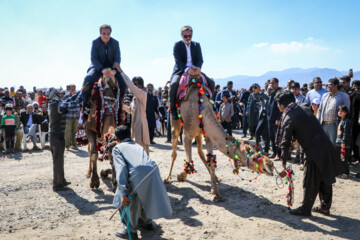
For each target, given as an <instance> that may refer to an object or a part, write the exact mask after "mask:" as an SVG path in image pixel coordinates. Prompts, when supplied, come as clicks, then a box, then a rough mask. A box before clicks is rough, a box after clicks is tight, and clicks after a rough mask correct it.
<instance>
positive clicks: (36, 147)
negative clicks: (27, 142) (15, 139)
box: [32, 145, 40, 151]
mask: <svg viewBox="0 0 360 240" xmlns="http://www.w3.org/2000/svg"><path fill="white" fill-rule="evenodd" d="M32 150H35V151H37V150H40V148H39V147H38V146H36V145H34V147H33V148H32Z"/></svg>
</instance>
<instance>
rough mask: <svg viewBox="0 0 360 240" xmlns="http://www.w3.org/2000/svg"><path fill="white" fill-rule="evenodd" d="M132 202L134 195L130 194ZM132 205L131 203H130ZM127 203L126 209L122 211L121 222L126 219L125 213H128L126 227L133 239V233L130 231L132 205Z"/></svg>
mask: <svg viewBox="0 0 360 240" xmlns="http://www.w3.org/2000/svg"><path fill="white" fill-rule="evenodd" d="M129 199H130V202H131V200H132V197H131V196H129ZM129 205H130V204H129ZM129 205H127V204H126V205H125V209H124V210H123V211H122V213H121V222H122V221H123V220H124V217H125V214H126V227H127V230H128V235H129V239H130V240H131V233H130V206H129Z"/></svg>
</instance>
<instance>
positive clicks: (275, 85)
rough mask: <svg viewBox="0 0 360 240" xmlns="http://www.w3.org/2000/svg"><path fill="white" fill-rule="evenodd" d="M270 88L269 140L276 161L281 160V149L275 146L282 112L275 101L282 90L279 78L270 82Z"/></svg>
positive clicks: (268, 108)
mask: <svg viewBox="0 0 360 240" xmlns="http://www.w3.org/2000/svg"><path fill="white" fill-rule="evenodd" d="M270 86H271V89H272V92H271V93H270V95H269V101H268V102H267V120H268V127H269V138H270V142H271V146H272V151H273V154H272V155H271V156H270V158H275V160H276V161H279V160H280V154H281V152H280V149H279V148H278V147H277V145H276V144H275V135H276V132H277V128H278V125H279V123H280V117H281V112H280V110H279V108H278V106H277V103H276V101H275V95H276V93H277V92H278V91H279V90H280V89H281V88H279V80H278V79H277V78H272V79H271V80H270Z"/></svg>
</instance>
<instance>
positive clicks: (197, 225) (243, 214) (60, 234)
mask: <svg viewBox="0 0 360 240" xmlns="http://www.w3.org/2000/svg"><path fill="white" fill-rule="evenodd" d="M236 136H239V135H237V134H236ZM165 140H166V138H165V137H161V138H156V139H155V141H156V142H157V143H158V144H156V145H152V146H151V147H150V157H151V158H152V159H154V160H155V161H156V162H157V163H158V164H159V167H160V172H161V175H162V178H165V177H166V176H167V174H168V171H169V166H170V156H171V145H170V144H165ZM65 154H66V155H65V176H66V179H67V180H68V181H71V182H72V184H71V185H70V187H71V189H72V190H70V191H65V192H53V191H52V184H51V181H52V158H51V153H50V151H49V150H43V151H39V152H31V151H30V152H27V153H16V154H12V155H7V156H6V157H1V155H2V154H0V169H1V170H0V171H1V175H0V176H1V179H0V180H1V186H0V199H1V201H0V239H116V237H115V235H114V233H115V231H116V230H119V229H121V225H120V220H119V217H118V215H116V217H114V218H113V219H112V220H111V221H109V217H110V216H111V214H112V213H113V211H114V208H113V206H112V201H113V194H112V192H111V191H110V189H111V188H110V187H111V183H110V179H103V180H101V184H100V188H99V189H96V190H91V189H90V188H89V179H87V178H86V177H85V173H86V171H87V169H88V164H89V160H88V153H87V148H86V147H81V148H80V150H79V151H72V150H70V151H67V152H66V153H65ZM215 154H216V155H217V157H218V158H217V160H218V168H217V175H218V176H219V177H220V178H221V182H220V183H219V189H220V192H221V194H222V196H223V197H224V201H223V202H212V201H211V195H210V182H209V179H210V177H209V174H208V173H207V171H206V169H205V167H204V166H203V164H202V162H201V161H200V159H199V157H198V156H197V153H196V148H195V147H193V158H194V163H195V168H196V170H197V171H198V173H197V174H195V175H190V176H189V177H188V181H187V182H186V183H179V182H177V181H176V175H177V174H178V173H180V172H181V171H182V168H183V163H184V159H185V154H184V150H183V146H182V145H180V146H179V147H178V159H177V161H176V163H175V167H174V171H173V174H172V176H173V180H174V182H173V183H172V184H167V185H166V188H167V191H168V194H169V197H170V200H171V204H172V208H173V215H172V217H171V218H169V219H157V220H155V221H154V222H155V225H156V229H155V231H154V232H140V231H139V232H138V234H139V236H140V237H141V238H142V239H174V240H178V239H179V240H181V239H360V230H359V229H360V220H359V219H360V216H359V213H360V207H359V206H360V197H359V196H360V184H359V179H356V178H354V177H352V178H350V179H348V180H342V179H338V180H337V182H336V184H334V196H333V206H332V208H331V215H330V216H323V215H320V214H316V213H315V214H313V216H312V217H310V218H301V217H297V216H292V215H290V214H289V213H288V208H287V205H286V198H285V196H286V194H287V187H286V185H285V188H282V189H281V188H279V187H278V186H277V185H276V181H275V177H267V176H259V178H258V180H256V181H253V182H251V183H250V182H248V181H241V179H240V178H239V177H238V176H235V175H233V174H232V167H231V165H230V163H229V161H228V159H227V158H226V157H225V156H224V155H222V154H221V153H220V152H219V151H215ZM108 164H109V163H108V162H99V164H98V166H99V167H98V172H100V170H101V169H104V168H108V166H109V165H108ZM275 165H276V166H277V168H278V169H279V168H280V162H275ZM293 168H294V171H295V176H294V177H295V202H294V207H298V206H299V205H300V203H301V201H302V196H303V194H302V174H303V173H302V172H301V171H299V165H298V164H293ZM350 170H351V172H352V174H353V173H354V172H359V171H360V169H359V167H351V168H350ZM240 173H241V174H240V176H241V177H243V178H247V179H253V178H254V177H256V176H255V175H254V174H252V173H248V172H240ZM317 203H318V200H317V201H316V204H317Z"/></svg>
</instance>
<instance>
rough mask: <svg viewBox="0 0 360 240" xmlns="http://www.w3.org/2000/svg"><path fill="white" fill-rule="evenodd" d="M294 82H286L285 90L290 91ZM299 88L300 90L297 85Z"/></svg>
mask: <svg viewBox="0 0 360 240" xmlns="http://www.w3.org/2000/svg"><path fill="white" fill-rule="evenodd" d="M294 82H295V81H294V80H289V81H288V82H287V86H286V87H287V90H289V91H291V86H292V85H293V83H294ZM299 88H300V85H299Z"/></svg>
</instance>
